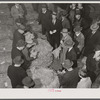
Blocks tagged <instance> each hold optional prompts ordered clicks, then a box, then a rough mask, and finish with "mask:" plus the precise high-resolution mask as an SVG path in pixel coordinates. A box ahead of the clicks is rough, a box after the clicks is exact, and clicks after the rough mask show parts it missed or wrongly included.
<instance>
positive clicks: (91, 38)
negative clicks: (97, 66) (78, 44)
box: [84, 29, 100, 56]
mask: <svg viewBox="0 0 100 100" xmlns="http://www.w3.org/2000/svg"><path fill="white" fill-rule="evenodd" d="M99 43H100V29H98V30H97V32H96V33H95V34H94V35H92V33H91V32H90V33H89V35H88V37H87V40H86V46H85V49H84V56H88V55H89V54H91V53H93V51H94V48H95V46H96V45H97V44H99Z"/></svg>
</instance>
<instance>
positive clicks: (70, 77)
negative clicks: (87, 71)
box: [58, 60, 80, 88]
mask: <svg viewBox="0 0 100 100" xmlns="http://www.w3.org/2000/svg"><path fill="white" fill-rule="evenodd" d="M72 65H73V62H72V61H70V60H65V61H64V64H63V67H64V68H65V69H66V70H65V72H64V74H63V73H62V72H58V75H59V81H60V85H61V87H62V88H76V87H77V83H78V82H79V79H80V78H79V75H78V68H75V69H73V68H72Z"/></svg>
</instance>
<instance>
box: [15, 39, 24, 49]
mask: <svg viewBox="0 0 100 100" xmlns="http://www.w3.org/2000/svg"><path fill="white" fill-rule="evenodd" d="M25 45H26V43H25V41H24V40H22V39H21V40H19V41H18V42H17V44H16V47H23V46H25Z"/></svg>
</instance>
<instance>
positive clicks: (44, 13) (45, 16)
mask: <svg viewBox="0 0 100 100" xmlns="http://www.w3.org/2000/svg"><path fill="white" fill-rule="evenodd" d="M41 6H42V8H41V12H40V13H39V18H38V21H39V24H41V25H42V34H43V35H46V33H47V32H48V28H49V25H48V22H49V20H50V19H51V12H50V11H49V10H48V8H47V5H46V4H42V5H41Z"/></svg>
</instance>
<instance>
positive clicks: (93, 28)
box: [90, 25, 99, 30]
mask: <svg viewBox="0 0 100 100" xmlns="http://www.w3.org/2000/svg"><path fill="white" fill-rule="evenodd" d="M90 28H91V30H97V29H98V28H99V25H97V27H96V28H93V25H91V27H90Z"/></svg>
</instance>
